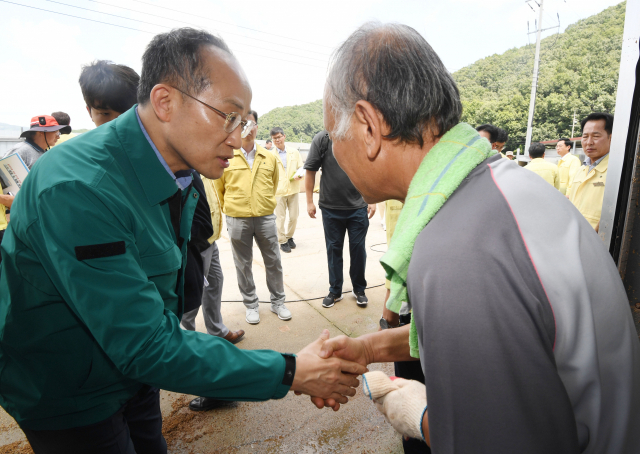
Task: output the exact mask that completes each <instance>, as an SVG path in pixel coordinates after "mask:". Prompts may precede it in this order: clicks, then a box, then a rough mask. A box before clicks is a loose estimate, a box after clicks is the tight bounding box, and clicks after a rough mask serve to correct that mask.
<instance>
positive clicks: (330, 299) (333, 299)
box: [322, 292, 342, 307]
mask: <svg viewBox="0 0 640 454" xmlns="http://www.w3.org/2000/svg"><path fill="white" fill-rule="evenodd" d="M341 299H342V294H340V295H336V294H335V293H331V292H329V294H328V295H327V296H325V297H324V299H323V300H322V307H332V306H333V305H334V304H336V303H337V302H338V301H340V300H341Z"/></svg>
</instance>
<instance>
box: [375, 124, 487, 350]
mask: <svg viewBox="0 0 640 454" xmlns="http://www.w3.org/2000/svg"><path fill="white" fill-rule="evenodd" d="M478 139H481V137H480V136H479V135H478V132H477V131H476V130H475V129H473V128H472V127H471V126H469V125H468V124H466V123H460V124H458V125H456V126H454V127H453V128H452V129H451V130H449V131H448V132H447V133H446V134H445V135H444V136H442V138H441V139H440V141H439V142H438V143H437V144H436V145H435V146H434V147H433V148H432V149H431V150H429V152H428V153H427V155H426V156H425V158H424V159H423V161H422V163H421V164H420V167H419V168H418V171H417V172H416V174H415V176H414V177H413V180H411V184H410V185H409V191H408V193H407V198H406V199H405V205H404V207H403V208H402V212H401V213H400V217H399V218H398V224H397V225H396V230H395V232H394V234H393V238H392V239H391V244H390V245H389V250H388V251H387V253H386V254H384V256H383V257H382V258H381V259H380V262H381V263H382V266H383V267H384V269H385V271H386V274H387V279H389V280H390V281H391V295H390V296H389V300H388V301H387V308H388V309H389V310H391V311H393V312H396V313H398V312H399V311H400V307H401V305H402V302H403V301H406V302H407V303H408V304H409V306H411V301H409V296H408V294H407V272H408V270H409V262H410V260H411V254H412V253H413V245H414V243H415V242H416V238H418V235H419V234H420V232H422V230H423V229H424V227H425V226H426V225H427V224H428V223H429V221H430V220H431V219H432V218H433V216H434V215H435V214H436V213H437V212H438V210H439V209H440V208H441V207H442V205H444V203H445V202H446V201H447V199H448V198H449V197H450V196H451V194H453V191H455V190H456V189H457V188H458V186H459V185H460V183H461V182H462V180H464V179H465V178H466V176H467V175H469V173H470V172H471V171H472V170H473V169H475V168H476V167H477V166H478V164H480V163H481V162H482V161H484V160H485V159H487V158H488V157H490V156H492V155H494V154H496V151H494V150H491V146H490V145H489V142H487V141H486V140H478ZM409 344H410V346H411V356H413V357H414V358H418V357H419V352H418V333H417V331H416V326H415V323H414V321H413V317H412V318H411V334H410V336H409Z"/></svg>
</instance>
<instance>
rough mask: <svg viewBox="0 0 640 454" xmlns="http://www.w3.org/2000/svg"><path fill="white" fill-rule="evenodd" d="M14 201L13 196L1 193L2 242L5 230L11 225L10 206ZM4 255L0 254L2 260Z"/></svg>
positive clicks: (0, 238) (0, 221)
mask: <svg viewBox="0 0 640 454" xmlns="http://www.w3.org/2000/svg"><path fill="white" fill-rule="evenodd" d="M12 203H13V196H10V195H6V194H2V193H0V243H1V242H2V237H4V231H5V230H7V227H8V226H9V208H11V204H12ZM1 260H2V257H1V256H0V261H1Z"/></svg>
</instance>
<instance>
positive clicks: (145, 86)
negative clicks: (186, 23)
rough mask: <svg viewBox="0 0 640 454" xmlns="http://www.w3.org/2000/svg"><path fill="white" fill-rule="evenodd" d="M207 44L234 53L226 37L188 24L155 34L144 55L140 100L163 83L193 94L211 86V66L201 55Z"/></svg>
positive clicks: (144, 102) (139, 89) (146, 100)
mask: <svg viewBox="0 0 640 454" xmlns="http://www.w3.org/2000/svg"><path fill="white" fill-rule="evenodd" d="M204 46H215V47H217V48H219V49H222V50H223V51H225V52H227V53H229V54H231V50H229V48H228V47H227V45H226V43H225V42H224V41H223V40H222V38H218V37H216V36H213V35H212V34H211V33H208V32H206V31H204V30H196V29H194V28H189V27H184V28H176V29H173V30H171V31H170V32H167V33H160V34H159V35H156V36H154V38H153V39H152V40H151V42H150V43H149V45H148V46H147V49H146V50H145V51H144V54H143V55H142V76H141V77H140V85H139V86H138V102H139V103H140V104H146V103H147V102H148V101H149V97H150V96H151V90H152V89H153V87H155V86H156V85H158V84H160V83H167V84H171V85H173V86H175V87H176V88H178V89H180V90H182V91H183V92H185V93H188V94H190V95H192V96H196V95H198V94H200V93H201V92H202V91H204V90H206V89H207V88H209V86H211V80H209V71H210V70H211V69H210V68H208V67H206V66H205V64H204V63H205V62H204V60H203V58H201V50H202V48H203V47H204ZM256 120H257V118H256Z"/></svg>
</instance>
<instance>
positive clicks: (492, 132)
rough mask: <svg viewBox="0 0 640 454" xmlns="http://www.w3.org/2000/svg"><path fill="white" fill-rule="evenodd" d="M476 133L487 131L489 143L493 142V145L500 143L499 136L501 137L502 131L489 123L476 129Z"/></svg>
mask: <svg viewBox="0 0 640 454" xmlns="http://www.w3.org/2000/svg"><path fill="white" fill-rule="evenodd" d="M476 131H478V132H480V131H486V132H488V133H489V142H491V143H495V142H498V136H499V135H500V131H499V129H498V128H496V127H495V126H493V125H490V124H488V123H485V124H483V125H480V126H478V127H477V128H476ZM505 142H506V141H505Z"/></svg>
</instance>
